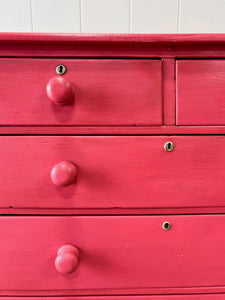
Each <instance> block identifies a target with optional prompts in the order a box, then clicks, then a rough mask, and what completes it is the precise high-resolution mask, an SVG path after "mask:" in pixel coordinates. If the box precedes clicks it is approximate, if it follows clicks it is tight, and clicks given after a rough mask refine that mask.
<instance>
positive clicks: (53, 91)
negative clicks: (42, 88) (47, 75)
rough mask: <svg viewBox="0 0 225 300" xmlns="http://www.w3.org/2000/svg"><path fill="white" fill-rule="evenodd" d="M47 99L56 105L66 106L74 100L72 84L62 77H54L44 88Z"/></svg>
mask: <svg viewBox="0 0 225 300" xmlns="http://www.w3.org/2000/svg"><path fill="white" fill-rule="evenodd" d="M46 92H47V95H48V98H49V99H50V100H51V101H52V102H54V103H55V104H58V105H67V104H69V103H71V102H72V101H73V99H74V88H73V86H72V84H71V83H70V82H69V81H68V80H67V79H65V78H64V77H62V76H56V77H53V78H52V79H50V80H49V82H48V83H47V86H46Z"/></svg>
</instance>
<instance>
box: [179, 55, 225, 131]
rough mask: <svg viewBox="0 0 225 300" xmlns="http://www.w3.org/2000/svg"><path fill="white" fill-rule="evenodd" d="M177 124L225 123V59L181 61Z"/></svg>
mask: <svg viewBox="0 0 225 300" xmlns="http://www.w3.org/2000/svg"><path fill="white" fill-rule="evenodd" d="M176 69H177V71H176V72H177V76H176V77H177V89H176V90H177V95H176V96H177V122H176V123H177V125H225V60H221V59H209V60H206V59H205V60H178V61H177V62H176Z"/></svg>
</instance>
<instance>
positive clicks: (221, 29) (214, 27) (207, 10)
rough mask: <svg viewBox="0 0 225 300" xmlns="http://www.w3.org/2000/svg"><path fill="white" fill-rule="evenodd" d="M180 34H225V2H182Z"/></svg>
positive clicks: (202, 0) (215, 0)
mask: <svg viewBox="0 0 225 300" xmlns="http://www.w3.org/2000/svg"><path fill="white" fill-rule="evenodd" d="M179 10H180V16H179V20H180V21H179V32H180V33H225V1H224V0H180V9H179Z"/></svg>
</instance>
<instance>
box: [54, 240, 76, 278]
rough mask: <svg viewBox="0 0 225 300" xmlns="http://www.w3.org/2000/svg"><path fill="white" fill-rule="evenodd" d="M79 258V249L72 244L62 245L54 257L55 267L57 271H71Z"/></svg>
mask: <svg viewBox="0 0 225 300" xmlns="http://www.w3.org/2000/svg"><path fill="white" fill-rule="evenodd" d="M78 260H79V250H78V249H77V248H76V247H75V246H72V245H64V246H62V247H61V248H59V250H58V253H57V257H56V259H55V267H56V270H57V271H58V272H59V273H62V274H70V273H73V272H74V271H75V270H76V268H77V266H78Z"/></svg>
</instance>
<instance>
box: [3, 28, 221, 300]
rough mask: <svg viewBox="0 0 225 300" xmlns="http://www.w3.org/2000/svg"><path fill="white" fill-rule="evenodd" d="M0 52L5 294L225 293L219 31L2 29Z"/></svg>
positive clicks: (166, 296) (128, 296)
mask: <svg viewBox="0 0 225 300" xmlns="http://www.w3.org/2000/svg"><path fill="white" fill-rule="evenodd" d="M0 57H1V58H0V62H1V72H0V135H1V136H0V182H1V185H0V214H1V215H2V216H1V217H0V240H1V245H2V247H0V296H7V299H11V300H15V299H21V300H24V299H28V300H32V299H37V300H40V299H41V298H42V299H43V297H45V296H46V299H47V297H48V298H50V299H53V300H56V297H55V298H54V296H64V297H62V300H65V296H69V297H70V298H71V299H73V300H81V299H83V300H97V299H98V300H101V299H102V300H107V299H108V300H122V299H124V300H132V299H133V300H141V299H146V300H194V299H197V300H203V299H204V300H205V299H209V300H212V299H216V300H217V299H218V300H221V299H225V296H224V295H225V263H223V261H224V259H223V257H224V252H225V238H224V227H225V215H224V214H225V202H224V199H225V190H224V181H225V155H224V151H225V150H224V149H225V137H224V134H225V121H224V120H225V113H224V111H225V110H224V107H225V106H224V101H225V98H224V93H225V88H224V79H225V71H224V70H225V63H224V57H225V34H217V35H204V34H197V35H192V34H186V35H144V34H141V35H108V34H102V35H101V34H100V35H79V34H64V35H58V34H7V33H1V34H0ZM62 64H63V65H65V66H66V72H65V74H63V75H57V74H56V67H57V66H58V65H62ZM168 141H170V142H172V143H173V144H174V150H173V151H172V152H167V151H165V149H164V144H165V143H166V142H168ZM3 214H4V215H7V216H3ZM13 215H17V216H13ZM164 222H169V223H170V224H171V228H169V230H165V229H166V228H163V223H164ZM28 296H29V297H28ZM39 296H41V298H40V297H39ZM71 296H72V297H71ZM80 296H82V297H80ZM57 298H58V297H57ZM2 299H3V300H6V297H5V298H4V297H3V298H2Z"/></svg>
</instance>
